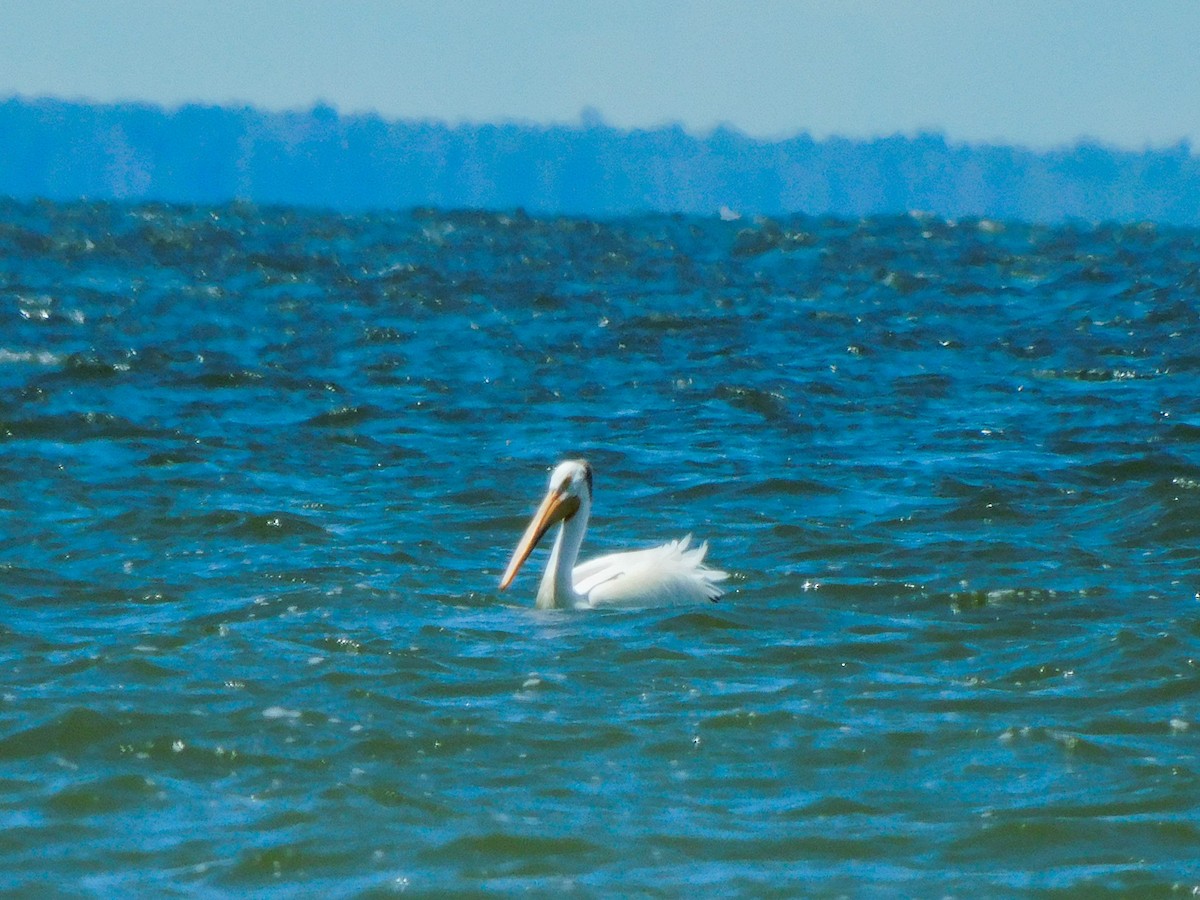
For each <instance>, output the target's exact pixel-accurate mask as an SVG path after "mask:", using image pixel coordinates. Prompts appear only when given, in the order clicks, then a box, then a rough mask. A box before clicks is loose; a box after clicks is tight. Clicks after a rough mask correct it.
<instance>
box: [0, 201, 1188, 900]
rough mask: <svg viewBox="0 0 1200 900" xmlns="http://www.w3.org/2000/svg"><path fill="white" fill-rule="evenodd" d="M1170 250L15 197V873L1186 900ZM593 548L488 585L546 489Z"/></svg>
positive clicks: (3, 471) (1182, 361)
mask: <svg viewBox="0 0 1200 900" xmlns="http://www.w3.org/2000/svg"><path fill="white" fill-rule="evenodd" d="M1198 324H1200V232H1197V231H1187V230H1172V229H1165V228H1155V227H1152V226H1099V227H1092V226H1085V225H1073V226H1064V227H1056V228H1046V227H1034V226H1025V225H1019V224H1011V223H993V222H988V221H967V222H957V223H956V222H946V221H942V220H938V219H933V218H923V217H918V216H913V217H901V218H888V219H873V220H867V221H861V222H860V221H836V220H817V219H811V218H795V219H788V220H778V221H754V222H749V221H737V222H722V221H718V220H716V219H703V218H678V217H674V218H673V217H657V216H656V217H644V218H631V219H623V220H617V221H609V222H589V221H583V220H574V219H532V218H529V217H526V216H524V215H521V214H514V215H508V216H504V215H492V214H483V213H478V214H477V213H443V212H436V211H429V210H418V211H415V212H403V213H394V214H390V213H389V214H379V215H373V216H358V217H344V216H336V215H332V214H324V213H320V212H315V211H300V210H291V209H270V208H257V207H252V206H226V207H219V208H177V207H163V206H114V205H100V204H73V205H54V204H31V205H19V204H13V203H3V204H0V484H2V485H3V487H2V488H0V597H2V601H0V673H2V674H0V891H9V892H13V893H16V894H18V895H20V894H24V895H27V896H39V897H40V896H53V895H55V894H56V893H59V894H64V895H68V896H81V895H82V896H101V897H107V896H122V897H124V896H131V895H143V896H198V897H211V896H245V895H259V896H391V895H392V894H397V893H402V892H403V893H407V894H412V895H418V896H441V895H445V894H447V893H468V894H470V893H476V892H490V893H497V894H502V895H506V894H510V893H521V892H532V893H533V894H535V895H540V896H561V895H577V896H629V895H641V896H645V895H651V896H679V895H723V896H729V895H747V896H805V895H808V896H811V895H817V896H827V895H849V896H885V897H886V896H894V897H907V896H974V895H980V894H982V895H984V896H1025V895H1030V894H1035V895H1043V894H1048V895H1053V896H1088V897H1092V896H1096V895H1100V896H1105V895H1111V896H1131V895H1142V896H1155V897H1157V896H1163V895H1171V894H1174V895H1178V896H1189V895H1191V894H1192V893H1193V892H1194V890H1195V889H1196V888H1197V886H1200V861H1198V860H1200V851H1198V849H1197V848H1200V758H1198V755H1197V754H1198V751H1200V673H1198V671H1197V665H1198V664H1197V660H1198V659H1200V616H1198V612H1200V601H1198V594H1197V592H1198V591H1200V541H1198V538H1200V401H1198V399H1197V398H1198V396H1200V329H1198V328H1197V326H1198ZM566 456H585V457H586V458H588V459H589V460H590V461H591V463H592V465H593V467H594V469H595V473H596V485H595V497H596V502H595V507H594V510H593V519H592V527H591V530H590V532H589V535H588V539H587V541H586V542H585V545H584V554H585V556H586V555H588V553H589V552H591V553H600V552H605V551H609V550H614V549H621V548H629V547H639V546H646V545H649V544H653V543H657V542H661V541H665V540H667V539H671V538H678V537H682V536H683V535H685V534H687V533H692V534H694V535H695V536H696V538H697V539H698V540H699V539H704V540H707V541H708V542H709V544H710V553H709V558H710V561H711V562H712V564H714V565H716V566H718V567H720V568H723V569H727V570H729V571H731V572H733V573H735V575H734V578H733V579H732V580H731V581H730V582H727V583H726V584H727V585H728V586H729V587H730V590H729V593H727V594H726V596H725V597H723V598H722V599H721V602H720V603H717V604H706V605H705V606H704V607H703V608H692V609H680V608H676V609H652V610H632V611H622V612H590V613H581V612H545V613H543V612H535V611H534V610H533V609H532V608H531V607H532V604H533V594H534V592H535V590H536V583H537V574H538V570H539V569H540V568H541V566H542V565H543V564H544V559H545V556H544V554H545V551H538V552H537V553H535V555H534V557H533V558H532V559H531V561H530V564H529V566H528V568H527V571H525V572H523V573H522V575H521V576H520V577H519V578H518V580H517V582H516V584H515V585H514V586H513V588H512V589H510V591H509V592H506V593H504V594H501V593H499V592H498V591H497V589H496V583H497V580H498V579H499V576H500V573H501V572H502V571H503V568H504V565H505V563H506V562H507V560H508V556H509V554H510V552H511V550H512V547H513V545H514V543H515V541H516V540H517V538H518V537H519V535H520V533H521V531H522V529H523V528H524V526H525V523H526V520H527V517H528V516H529V514H530V512H531V511H532V509H533V507H534V505H535V504H536V502H537V501H538V499H539V497H540V494H541V492H542V490H543V489H544V487H545V479H546V477H547V472H548V468H549V467H550V466H551V465H553V464H554V463H555V462H557V461H558V460H559V459H561V458H564V457H566Z"/></svg>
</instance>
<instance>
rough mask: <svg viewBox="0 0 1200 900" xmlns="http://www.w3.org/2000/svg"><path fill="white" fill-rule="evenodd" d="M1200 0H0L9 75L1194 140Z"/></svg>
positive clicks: (741, 122) (185, 91) (762, 130)
mask: <svg viewBox="0 0 1200 900" xmlns="http://www.w3.org/2000/svg"><path fill="white" fill-rule="evenodd" d="M1198 44H1200V0H1087V2H1083V0H1036V2H1035V0H992V2H978V0H957V2H951V0H922V2H916V0H892V2H886V0H876V2H868V0H842V2H835V0H826V2H807V0H793V2H783V0H736V2H735V0H727V2H717V0H693V2H684V0H680V2H674V3H667V2H656V0H642V2H636V0H607V2H603V3H600V2H576V0H487V2H484V0H470V2H468V0H423V2H408V0H391V2H385V0H340V2H324V0H240V2H234V0H204V2H199V0H195V2H184V0H181V2H168V0H0V96H8V95H23V96H54V97H63V98H70V99H92V100H100V101H116V100H141V101H146V102H150V103H155V104H160V105H165V106H177V105H179V104H182V103H186V102H201V103H211V104H229V103H241V104H245V103H248V104H252V105H255V106H260V107H263V108H266V109H298V108H307V107H309V106H311V105H313V104H314V103H315V102H317V101H323V102H327V103H331V104H332V105H334V106H336V107H337V108H338V109H339V110H341V111H342V112H347V113H353V112H366V111H374V112H378V113H380V114H381V115H383V116H385V117H388V118H398V117H419V118H438V119H445V120H449V121H474V122H482V121H502V120H503V121H509V120H519V121H537V122H576V121H578V120H579V116H580V112H581V110H583V109H584V108H585V107H592V108H595V109H596V110H598V111H599V112H600V113H601V115H602V116H603V118H604V119H605V121H607V122H609V123H610V124H613V125H616V126H619V127H623V128H633V127H649V126H655V125H660V124H663V123H665V122H680V123H682V124H683V125H684V126H685V127H687V128H688V129H689V130H691V131H694V132H699V133H703V132H705V131H707V130H708V129H710V128H712V127H714V126H715V125H717V124H720V123H726V124H730V125H732V126H734V127H736V128H738V129H739V130H741V131H744V132H746V133H748V134H751V135H754V136H757V137H779V136H785V135H790V134H795V133H796V132H799V131H808V132H809V133H811V134H813V135H815V136H817V137H825V136H828V135H832V134H836V135H842V136H846V137H872V136H877V135H887V134H895V133H902V134H912V133H915V132H917V131H920V130H934V131H940V132H943V133H945V134H946V135H947V136H948V137H949V138H950V139H951V140H955V141H970V142H978V141H1000V142H1006V143H1016V144H1022V145H1025V146H1030V147H1035V148H1046V147H1053V146H1062V145H1065V144H1070V143H1074V142H1075V141H1076V140H1078V139H1081V138H1088V139H1093V140H1099V141H1101V142H1103V143H1106V144H1110V145H1115V146H1120V147H1126V148H1130V149H1141V148H1143V147H1146V146H1164V145H1168V144H1172V143H1175V142H1176V141H1178V140H1181V139H1187V140H1189V141H1191V143H1192V145H1193V148H1194V149H1195V150H1197V151H1200V51H1198V50H1197V45H1198Z"/></svg>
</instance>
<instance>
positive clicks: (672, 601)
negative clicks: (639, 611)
mask: <svg viewBox="0 0 1200 900" xmlns="http://www.w3.org/2000/svg"><path fill="white" fill-rule="evenodd" d="M591 511H592V467H591V466H589V465H588V464H587V462H585V461H584V460H582V459H569V460H567V461H566V462H563V463H559V465H558V466H557V468H555V470H554V472H553V473H551V475H550V489H549V490H548V491H547V492H546V496H545V499H543V500H542V503H541V505H540V506H539V507H538V508H537V512H535V513H534V514H533V519H532V520H531V521H530V523H529V527H528V528H526V529H525V533H524V534H523V535H521V540H520V542H519V543H518V544H517V549H516V550H514V551H513V555H512V560H511V561H510V562H509V564H508V568H507V569H506V570H505V571H504V577H503V578H501V579H500V590H504V589H505V588H507V587H508V586H509V585H510V584H512V581H513V579H514V578H516V577H517V572H518V571H519V570H520V568H521V565H522V564H523V563H524V562H525V560H526V559H528V558H529V554H530V553H532V552H533V548H534V547H536V546H537V543H538V541H540V540H541V539H542V536H543V535H545V533H546V532H547V531H549V530H550V529H551V528H552V527H553V526H555V525H558V524H560V523H561V527H560V528H559V529H558V536H557V537H556V538H555V539H554V549H552V550H551V551H550V560H549V562H548V563H547V564H546V572H545V574H543V575H542V583H541V586H540V587H538V592H537V608H538V609H562V608H571V609H591V608H594V607H598V606H674V605H680V604H687V603H703V602H704V601H705V600H712V601H714V602H715V601H716V599H717V598H718V597H720V596H721V593H722V591H721V589H720V588H719V587H717V586H716V582H718V581H724V580H725V579H726V578H728V577H729V574H728V573H727V572H722V571H720V570H718V569H710V568H708V567H707V566H705V565H704V554H705V553H706V552H707V550H708V544H707V543H704V544H701V545H700V546H699V547H697V548H696V549H694V550H689V549H688V545H689V544H690V543H691V540H692V538H691V535H688V536H687V537H685V538H684V539H683V540H680V541H671V542H670V543H668V544H663V545H662V546H660V547H652V548H650V549H649V550H633V551H628V552H625V553H610V554H608V555H607V556H600V557H597V558H596V559H592V560H588V561H587V562H585V563H583V564H581V565H578V566H577V565H575V560H576V559H578V558H579V545H580V544H582V543H583V535H584V532H586V531H587V526H588V514H589V513H591Z"/></svg>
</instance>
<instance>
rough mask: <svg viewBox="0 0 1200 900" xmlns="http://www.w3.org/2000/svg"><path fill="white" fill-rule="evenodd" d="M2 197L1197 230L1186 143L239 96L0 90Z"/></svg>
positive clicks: (1199, 218) (1194, 164) (1197, 188)
mask: <svg viewBox="0 0 1200 900" xmlns="http://www.w3.org/2000/svg"><path fill="white" fill-rule="evenodd" d="M0 140H2V141H3V145H4V147H5V153H4V155H3V157H0V195H3V196H9V197H13V198H15V199H31V198H35V197H44V198H48V199H54V200H72V199H79V198H90V199H94V200H127V201H165V202H183V203H213V204H219V203H225V202H230V201H235V200H246V201H250V202H253V203H259V204H290V205H302V206H318V207H325V208H331V209H335V210H339V211H345V212H351V211H361V210H368V209H380V208H409V207H418V206H434V207H443V208H458V209H464V208H474V209H494V210H498V209H516V208H521V209H525V210H527V211H529V212H530V213H533V214H567V215H585V216H613V215H626V214H633V213H642V212H664V213H685V214H701V215H717V214H725V215H743V216H752V215H781V214H791V213H805V214H812V215H826V214H829V215H836V216H845V217H860V216H868V215H878V214H897V213H907V212H909V211H913V210H920V211H923V212H928V213H931V214H933V215H936V216H939V217H945V218H965V217H986V218H996V219H1006V220H1022V221H1029V222H1048V223H1053V222H1059V221H1063V220H1068V219H1082V220H1086V221H1116V222H1135V221H1153V222H1161V223H1164V224H1177V225H1196V224H1200V157H1198V156H1196V155H1195V154H1194V153H1193V152H1192V149H1191V147H1190V146H1189V145H1188V144H1187V143H1185V142H1181V143H1179V144H1176V145H1174V146H1171V147H1167V148H1162V149H1148V150H1145V151H1141V152H1134V151H1125V150H1120V149H1116V148H1110V147H1105V146H1101V145H1098V144H1094V143H1087V142H1084V143H1079V144H1076V145H1075V146H1073V147H1069V148H1065V149H1059V150H1050V151H1034V150H1028V149H1022V148H1019V147H1012V146H1003V145H968V144H957V143H951V142H949V141H948V140H947V139H946V138H945V137H943V136H941V135H938V134H921V135H917V136H915V137H905V136H892V137H885V138H876V139H870V140H851V139H846V138H837V137H832V138H825V139H821V140H817V139H814V138H812V137H809V136H807V135H805V134H800V135H797V136H794V137H790V138H782V139H773V140H763V139H756V138H751V137H748V136H746V135H743V134H741V133H740V132H738V131H735V130H732V129H728V128H717V129H715V130H713V131H711V132H709V133H707V134H703V135H696V134H692V133H689V132H687V131H685V130H684V129H683V128H682V127H681V126H678V125H672V126H663V127H659V128H655V129H648V130H633V131H628V130H622V129H618V128H615V127H612V126H609V125H607V124H605V123H604V122H603V121H602V120H601V119H600V118H599V116H588V117H585V118H584V119H583V121H581V123H579V124H577V125H537V124H533V123H507V124H447V123H442V122H436V121H424V120H421V121H418V120H386V119H383V118H380V117H378V116H371V115H360V114H353V115H342V114H340V113H338V112H337V110H335V109H333V108H331V107H328V106H321V105H318V106H315V107H313V108H311V109H309V110H304V111H294V112H268V111H263V110H258V109H254V108H252V107H215V106H198V105H189V106H182V107H178V108H175V109H164V108H161V107H156V106H151V105H147V104H92V103H86V102H81V101H64V100H55V99H28V98H10V99H7V100H3V101H0Z"/></svg>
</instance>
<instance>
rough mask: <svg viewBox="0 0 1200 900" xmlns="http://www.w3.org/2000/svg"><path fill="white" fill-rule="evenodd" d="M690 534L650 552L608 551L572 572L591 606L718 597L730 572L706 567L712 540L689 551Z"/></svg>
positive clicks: (661, 603) (671, 603) (673, 602)
mask: <svg viewBox="0 0 1200 900" xmlns="http://www.w3.org/2000/svg"><path fill="white" fill-rule="evenodd" d="M691 540H692V538H691V535H688V536H687V537H685V538H684V539H683V540H681V541H671V542H670V543H669V544H663V545H662V546H660V547H652V548H650V549H649V550H634V551H631V552H628V553H610V554H608V555H607V556H600V557H597V558H596V559H591V560H588V561H587V562H585V563H582V564H580V565H578V566H576V567H575V568H574V570H572V573H571V576H572V580H573V581H574V582H575V591H576V593H578V594H580V595H581V596H582V597H585V598H586V600H587V604H586V605H587V606H674V605H680V604H691V603H703V602H705V601H707V600H714V601H715V600H716V599H717V598H718V597H720V596H721V594H722V591H721V589H720V588H719V587H717V586H716V582H718V581H724V580H725V579H726V578H728V577H729V575H728V573H726V572H722V571H720V570H719V569H710V568H708V567H707V566H705V565H704V554H705V553H707V552H708V544H707V543H704V544H701V545H700V546H699V547H697V548H696V549H694V550H689V549H688V547H689V545H690V544H691Z"/></svg>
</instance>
